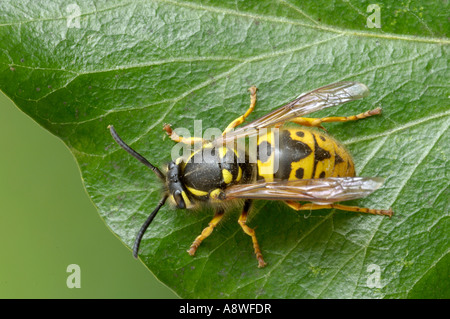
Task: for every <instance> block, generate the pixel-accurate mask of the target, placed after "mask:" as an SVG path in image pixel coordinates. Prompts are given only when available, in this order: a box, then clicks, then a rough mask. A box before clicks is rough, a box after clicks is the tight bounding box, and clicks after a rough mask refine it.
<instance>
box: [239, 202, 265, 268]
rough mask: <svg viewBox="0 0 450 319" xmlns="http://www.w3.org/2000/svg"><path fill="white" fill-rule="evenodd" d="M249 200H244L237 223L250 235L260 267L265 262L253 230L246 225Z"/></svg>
mask: <svg viewBox="0 0 450 319" xmlns="http://www.w3.org/2000/svg"><path fill="white" fill-rule="evenodd" d="M250 206H251V200H246V201H245V203H244V208H243V210H242V214H241V216H240V217H239V221H238V222H239V225H241V227H242V229H243V230H244V232H245V233H246V234H247V235H249V236H250V237H252V242H253V249H254V250H255V254H256V259H257V260H258V267H259V268H262V267H264V266H265V265H266V262H265V261H264V259H263V256H262V254H261V250H260V249H259V244H258V241H257V240H256V236H255V231H254V230H253V229H251V228H250V227H248V226H247V225H246V222H247V215H248V211H249V210H250Z"/></svg>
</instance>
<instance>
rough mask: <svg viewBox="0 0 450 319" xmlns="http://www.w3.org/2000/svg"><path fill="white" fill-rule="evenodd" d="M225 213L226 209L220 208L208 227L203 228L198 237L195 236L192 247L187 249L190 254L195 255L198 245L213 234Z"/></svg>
mask: <svg viewBox="0 0 450 319" xmlns="http://www.w3.org/2000/svg"><path fill="white" fill-rule="evenodd" d="M223 215H224V210H223V209H220V210H218V211H217V212H216V213H215V214H214V217H213V219H212V220H211V221H210V222H209V224H208V227H206V228H205V229H203V231H202V233H201V234H200V235H199V236H197V238H195V240H194V242H193V243H192V245H191V247H190V248H189V250H188V251H187V252H188V253H189V255H191V256H194V255H195V252H196V251H197V248H198V246H200V244H201V243H202V241H203V240H204V239H205V238H206V237H208V236H209V235H211V233H212V231H213V230H214V227H216V226H217V224H218V223H219V222H220V220H221V219H222V217H223Z"/></svg>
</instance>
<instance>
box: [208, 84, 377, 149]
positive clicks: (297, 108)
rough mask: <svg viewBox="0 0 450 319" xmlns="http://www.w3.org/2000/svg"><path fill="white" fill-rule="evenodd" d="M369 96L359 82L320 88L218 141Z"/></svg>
mask: <svg viewBox="0 0 450 319" xmlns="http://www.w3.org/2000/svg"><path fill="white" fill-rule="evenodd" d="M367 95H369V89H368V87H367V86H366V85H364V84H362V83H359V82H337V83H333V84H329V85H326V86H323V87H321V88H318V89H316V90H314V91H311V92H309V93H304V94H301V95H300V96H299V97H297V98H296V99H295V100H293V101H292V102H290V103H288V104H286V105H284V106H282V107H280V108H279V109H277V110H275V111H273V112H271V113H269V114H267V115H265V116H263V117H261V118H259V119H257V120H255V121H253V122H251V123H249V124H247V125H245V126H242V127H240V128H238V129H236V130H234V131H231V132H229V133H227V134H226V135H225V136H222V137H220V138H218V139H217V141H216V142H217V144H218V143H223V142H227V141H230V140H232V139H236V138H241V137H245V136H250V135H254V134H256V130H258V129H261V128H265V127H270V126H275V125H281V124H283V123H285V122H287V121H289V120H291V119H293V118H295V117H301V116H303V115H306V114H309V113H312V112H316V111H319V110H323V109H326V108H328V107H332V106H337V105H340V104H343V103H346V102H349V101H354V100H359V99H361V98H364V97H366V96H367Z"/></svg>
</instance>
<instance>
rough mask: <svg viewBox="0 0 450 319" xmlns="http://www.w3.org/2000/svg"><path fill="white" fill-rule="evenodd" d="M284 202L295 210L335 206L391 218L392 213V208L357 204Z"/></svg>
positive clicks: (340, 208)
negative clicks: (368, 206)
mask: <svg viewBox="0 0 450 319" xmlns="http://www.w3.org/2000/svg"><path fill="white" fill-rule="evenodd" d="M285 203H286V204H287V205H288V206H289V207H290V208H292V209H295V210H313V209H326V208H336V209H339V210H346V211H349V212H356V213H366V214H373V215H384V216H389V218H391V217H392V215H394V212H393V211H392V208H389V209H388V210H385V209H372V208H365V207H358V206H346V205H341V204H327V205H318V204H313V203H308V204H300V203H298V202H294V201H285Z"/></svg>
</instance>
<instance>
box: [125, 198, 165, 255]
mask: <svg viewBox="0 0 450 319" xmlns="http://www.w3.org/2000/svg"><path fill="white" fill-rule="evenodd" d="M166 199H167V195H165V196H164V197H163V198H162V199H161V200H160V201H159V204H158V206H156V208H155V209H154V210H153V212H152V213H151V214H150V215H149V216H148V218H147V220H146V221H145V223H144V224H142V226H141V229H139V232H138V233H137V236H136V240H135V241H134V245H133V256H134V258H136V259H137V258H138V253H139V245H140V244H141V240H142V237H143V236H144V233H145V231H146V230H147V228H148V226H149V225H150V223H151V222H152V221H153V218H155V216H156V213H158V211H159V209H160V208H161V207H162V206H163V205H164V203H165V202H166Z"/></svg>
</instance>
